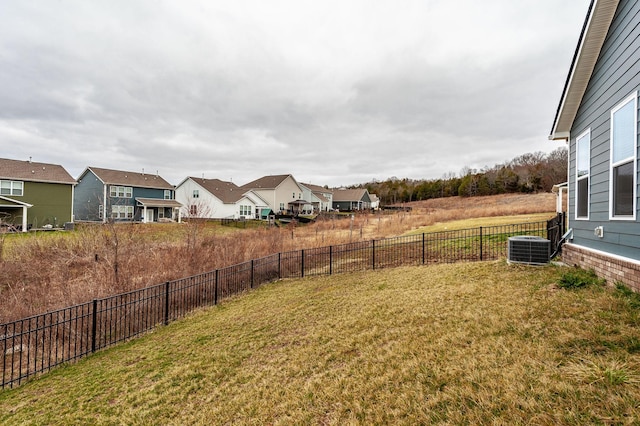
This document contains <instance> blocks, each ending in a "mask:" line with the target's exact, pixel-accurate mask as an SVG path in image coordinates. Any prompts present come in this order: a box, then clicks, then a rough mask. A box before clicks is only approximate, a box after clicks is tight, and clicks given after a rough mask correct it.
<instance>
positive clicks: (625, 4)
mask: <svg viewBox="0 0 640 426" xmlns="http://www.w3.org/2000/svg"><path fill="white" fill-rule="evenodd" d="M637 90H640V4H639V3H636V2H633V1H621V2H620V5H619V6H618V10H617V11H616V15H615V17H614V19H613V22H612V24H611V26H610V28H609V33H608V35H607V38H606V40H605V42H604V45H603V47H602V50H601V52H600V57H599V59H598V62H597V63H596V66H595V68H594V72H593V75H592V77H591V80H590V81H589V85H588V86H587V90H586V92H585V94H584V97H583V99H582V103H581V105H580V108H579V109H578V113H577V116H576V119H575V120H574V123H573V127H572V129H571V135H572V138H571V144H570V149H569V183H570V191H569V206H570V207H569V215H568V216H569V224H570V227H571V228H573V230H574V241H573V242H574V243H575V244H578V245H582V246H585V247H589V248H592V249H596V250H601V251H605V252H608V253H613V254H616V255H619V256H624V257H628V258H632V259H640V238H639V236H640V223H639V222H638V216H640V215H638V214H636V220H634V221H632V220H616V221H610V220H609V211H610V205H609V199H610V193H609V191H610V186H609V179H610V131H611V128H610V126H611V110H612V109H613V108H615V107H616V106H617V105H619V104H620V103H621V102H622V101H624V100H625V99H626V98H628V97H629V95H631V94H632V93H633V92H635V91H637ZM586 129H591V168H590V183H589V190H590V197H591V198H590V204H589V220H575V201H576V200H575V181H576V176H575V173H576V138H575V137H576V136H578V135H580V134H581V133H582V132H583V131H585V130H586ZM637 149H638V147H637V146H636V150H637ZM638 181H640V179H638ZM638 194H640V191H639V190H636V196H637V195H638ZM597 226H602V227H603V228H604V238H598V237H596V236H595V235H594V229H595V228H596V227H597Z"/></svg>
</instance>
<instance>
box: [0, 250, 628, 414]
mask: <svg viewBox="0 0 640 426" xmlns="http://www.w3.org/2000/svg"><path fill="white" fill-rule="evenodd" d="M567 271H568V268H565V267H559V266H548V267H526V266H518V265H507V264H506V263H505V262H504V261H497V262H480V263H471V264H457V265H456V264H453V265H451V264H448V265H437V266H428V267H413V268H399V269H387V270H381V271H377V272H366V273H357V274H343V275H335V276H331V277H320V278H310V279H301V280H290V281H282V282H278V283H273V284H268V285H265V286H263V287H261V288H259V289H257V290H255V291H253V292H251V293H248V294H246V295H244V296H242V297H238V298H236V299H232V300H230V301H227V302H225V303H224V304H222V305H219V306H217V307H214V308H211V309H207V310H203V311H200V312H197V313H195V314H194V315H192V316H190V317H188V318H186V319H184V320H182V321H179V322H175V323H172V324H170V325H169V326H167V327H162V328H160V329H158V330H157V331H155V332H153V333H151V334H149V335H146V336H144V337H142V338H140V339H138V340H135V341H132V342H129V343H126V344H123V345H119V346H116V347H113V348H111V349H109V350H105V351H103V352H99V353H97V354H95V355H93V356H91V357H89V358H86V359H84V360H82V361H80V362H78V363H77V364H74V365H70V366H67V367H64V368H60V369H56V370H54V371H53V372H51V373H50V374H47V375H45V376H43V377H41V378H39V379H35V380H32V381H30V382H28V383H26V384H25V385H23V386H22V387H20V388H17V389H14V390H7V391H4V392H0V423H1V424H7V425H41V424H47V425H68V424H97V425H100V424H180V425H196V424H207V425H208V424H275V425H277V424H323V425H324V424H327V425H329V424H331V425H343V424H362V425H370V424H406V425H415V424H474V425H475V424H545V425H547V424H548V425H552V424H553V425H558V424H562V425H585V424H638V423H639V422H640V415H639V412H638V407H639V406H640V310H639V309H640V300H639V299H638V298H636V297H635V296H634V295H628V294H624V293H622V292H619V291H614V290H611V289H605V288H603V287H599V286H597V285H592V286H589V287H585V288H580V289H575V290H565V289H561V288H559V286H558V284H557V283H558V281H559V278H560V277H561V276H563V274H565V273H566V272H567Z"/></svg>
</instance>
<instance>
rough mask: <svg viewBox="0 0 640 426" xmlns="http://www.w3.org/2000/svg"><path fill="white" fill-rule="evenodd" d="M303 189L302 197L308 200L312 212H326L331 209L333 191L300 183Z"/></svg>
mask: <svg viewBox="0 0 640 426" xmlns="http://www.w3.org/2000/svg"><path fill="white" fill-rule="evenodd" d="M300 186H301V187H302V189H303V193H302V197H303V198H304V199H305V200H309V201H310V202H311V205H312V206H313V211H314V212H315V213H318V212H328V211H329V210H331V209H332V208H333V191H332V190H331V189H329V188H325V187H322V186H319V185H313V184H310V183H300Z"/></svg>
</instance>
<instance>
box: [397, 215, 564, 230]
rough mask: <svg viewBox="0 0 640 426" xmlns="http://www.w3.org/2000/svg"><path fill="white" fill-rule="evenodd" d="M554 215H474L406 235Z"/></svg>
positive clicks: (522, 221) (542, 218)
mask: <svg viewBox="0 0 640 426" xmlns="http://www.w3.org/2000/svg"><path fill="white" fill-rule="evenodd" d="M552 217H554V214H550V213H532V214H521V215H508V216H492V217H474V218H471V219H460V220H453V221H450V222H437V223H434V224H433V225H429V226H422V227H420V228H417V229H413V230H411V231H409V232H407V233H405V235H413V234H422V233H429V232H441V231H455V230H458V229H469V228H479V227H481V226H482V227H489V226H499V225H515V224H519V223H529V222H543V221H546V220H549V219H551V218H552Z"/></svg>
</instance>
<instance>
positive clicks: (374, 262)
mask: <svg viewBox="0 0 640 426" xmlns="http://www.w3.org/2000/svg"><path fill="white" fill-rule="evenodd" d="M371 242H372V243H373V250H371V253H372V256H371V258H372V259H371V260H372V266H373V270H374V271H375V270H376V240H371Z"/></svg>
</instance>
